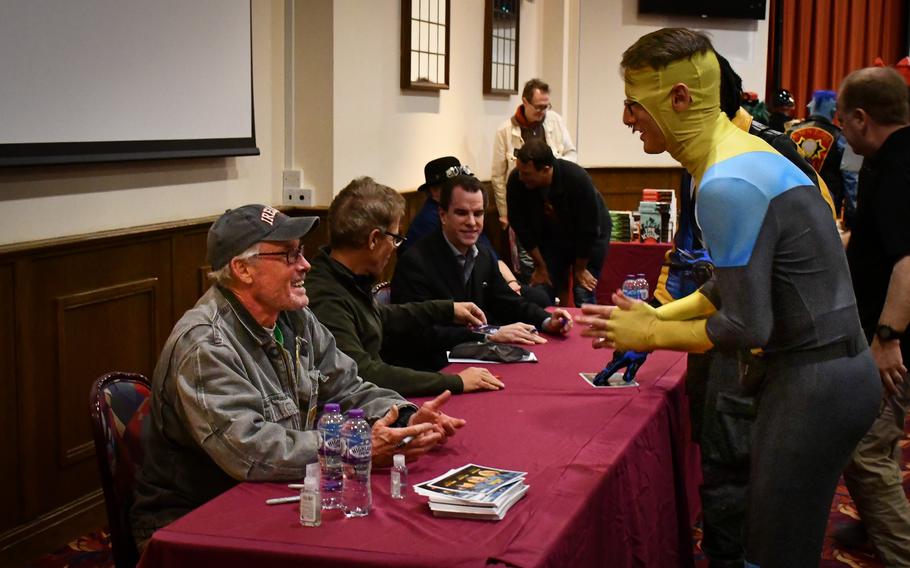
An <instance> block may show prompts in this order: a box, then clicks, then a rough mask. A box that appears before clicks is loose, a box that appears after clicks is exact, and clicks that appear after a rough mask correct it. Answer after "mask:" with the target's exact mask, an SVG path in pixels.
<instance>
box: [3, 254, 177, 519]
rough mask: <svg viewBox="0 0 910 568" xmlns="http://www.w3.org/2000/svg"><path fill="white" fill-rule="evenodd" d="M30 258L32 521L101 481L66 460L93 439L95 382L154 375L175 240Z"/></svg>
mask: <svg viewBox="0 0 910 568" xmlns="http://www.w3.org/2000/svg"><path fill="white" fill-rule="evenodd" d="M23 264H24V265H26V266H27V270H25V271H24V274H25V278H24V280H25V282H24V285H25V286H27V287H28V288H29V294H28V295H27V297H26V301H25V306H24V307H25V310H24V311H23V312H22V321H21V328H22V330H23V334H22V342H21V345H22V348H21V349H20V350H19V354H20V358H21V359H22V360H23V361H24V362H26V361H27V362H28V367H29V368H30V369H31V370H32V373H33V375H32V376H30V377H29V379H30V380H29V382H28V384H27V385H25V386H24V388H23V389H22V393H21V396H22V402H23V408H24V409H25V411H24V412H23V417H22V418H23V419H22V422H21V432H22V433H23V437H27V438H28V439H29V445H30V446H32V447H35V448H45V450H44V451H41V452H34V453H32V452H27V453H26V455H24V456H23V458H24V459H23V464H24V465H25V467H26V475H25V476H24V480H23V481H24V482H23V485H24V487H23V489H24V491H23V493H24V496H25V510H24V513H25V515H26V517H27V518H34V517H35V516H38V515H40V514H42V513H46V512H48V511H50V510H52V509H54V508H55V507H57V506H59V505H61V504H63V503H67V502H69V501H72V500H74V499H77V498H79V497H81V496H83V495H85V494H86V493H88V492H89V491H92V490H93V489H95V488H97V487H98V477H97V476H98V473H97V466H96V464H95V463H94V461H92V460H90V459H78V458H79V454H78V452H77V453H76V454H75V456H71V457H72V458H75V459H65V460H63V461H62V462H61V461H60V459H59V456H61V455H67V454H72V453H73V452H74V451H76V449H77V448H78V447H79V446H80V445H84V444H90V443H91V435H90V429H89V428H88V389H89V388H90V385H91V384H92V381H94V380H95V379H96V378H97V377H98V376H99V375H100V374H102V373H104V372H107V371H112V370H132V371H136V372H140V373H144V374H146V375H150V374H151V371H152V369H153V367H154V361H155V356H156V353H157V351H158V349H159V348H160V346H161V345H163V343H164V339H165V338H166V337H167V333H168V332H169V330H170V327H171V325H172V324H173V322H172V317H171V305H172V298H171V293H170V289H171V259H170V243H169V240H168V239H165V238H153V239H136V240H129V241H127V242H122V243H116V244H112V245H108V246H104V245H102V246H97V245H96V246H93V247H89V248H88V249H87V250H82V251H69V252H66V253H63V254H47V255H43V256H40V257H38V258H35V259H30V260H29V261H27V262H24V263H23ZM148 287H151V288H152V289H153V292H152V293H151V295H149V293H148V292H147V291H146V288H148ZM150 309H153V310H154V313H151V314H150V312H149V310H150ZM61 435H65V436H66V437H65V438H61ZM48 450H51V451H48ZM90 455H91V454H89V456H90ZM82 457H83V458H84V456H82Z"/></svg>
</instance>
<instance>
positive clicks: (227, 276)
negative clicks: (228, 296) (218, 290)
mask: <svg viewBox="0 0 910 568" xmlns="http://www.w3.org/2000/svg"><path fill="white" fill-rule="evenodd" d="M257 254H259V243H256V244H254V245H252V246H251V247H250V248H248V249H246V250H245V251H243V252H242V253H240V254H238V255H237V256H235V257H233V258H232V259H231V261H230V262H228V263H227V264H225V265H224V266H222V267H221V268H219V269H218V270H213V271H211V272H209V273H208V278H209V281H210V282H213V283H215V284H218V285H220V286H225V287H230V285H231V284H233V283H234V273H233V272H231V262H233V260H234V259H237V260H246V259H248V258H252V257H254V256H256V255H257Z"/></svg>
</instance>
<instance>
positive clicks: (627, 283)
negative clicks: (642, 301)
mask: <svg viewBox="0 0 910 568" xmlns="http://www.w3.org/2000/svg"><path fill="white" fill-rule="evenodd" d="M622 293H623V296H625V297H626V298H632V299H633V300H635V299H637V298H638V283H637V282H636V280H635V275H634V274H626V279H625V280H623V281H622Z"/></svg>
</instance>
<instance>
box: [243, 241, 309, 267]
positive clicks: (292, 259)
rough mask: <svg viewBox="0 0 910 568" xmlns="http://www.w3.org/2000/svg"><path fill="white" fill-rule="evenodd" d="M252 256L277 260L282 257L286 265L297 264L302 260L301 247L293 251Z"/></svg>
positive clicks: (260, 253) (258, 253)
mask: <svg viewBox="0 0 910 568" xmlns="http://www.w3.org/2000/svg"><path fill="white" fill-rule="evenodd" d="M252 256H274V257H277V258H282V257H283V258H284V261H285V262H287V263H288V265H291V264H297V262H298V261H299V260H300V259H301V258H303V245H300V246H299V247H297V248H295V249H288V250H285V251H281V252H257V253H256V254H254V255H252Z"/></svg>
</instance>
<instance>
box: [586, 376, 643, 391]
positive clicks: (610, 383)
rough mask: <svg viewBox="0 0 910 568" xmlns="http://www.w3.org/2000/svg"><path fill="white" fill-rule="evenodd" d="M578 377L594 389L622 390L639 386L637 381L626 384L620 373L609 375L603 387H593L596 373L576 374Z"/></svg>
mask: <svg viewBox="0 0 910 568" xmlns="http://www.w3.org/2000/svg"><path fill="white" fill-rule="evenodd" d="M578 376H580V377H581V378H582V379H584V380H585V382H586V383H588V384H589V385H591V386H592V387H594V388H596V389H624V388H629V387H637V386H639V384H638V381H635V380H633V381H632V382H629V383H627V382H626V381H625V380H624V379H623V377H622V373H613V374H612V375H610V378H609V379H607V384H605V385H595V384H594V377H596V376H597V373H578Z"/></svg>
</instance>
